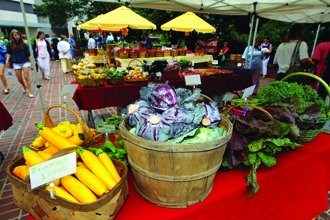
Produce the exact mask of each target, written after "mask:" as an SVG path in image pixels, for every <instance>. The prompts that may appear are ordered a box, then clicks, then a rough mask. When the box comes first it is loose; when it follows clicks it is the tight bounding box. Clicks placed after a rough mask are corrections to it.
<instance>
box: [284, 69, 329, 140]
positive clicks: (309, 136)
mask: <svg viewBox="0 0 330 220" xmlns="http://www.w3.org/2000/svg"><path fill="white" fill-rule="evenodd" d="M291 76H309V77H312V78H314V79H316V80H318V81H319V82H320V83H321V84H322V85H323V86H324V88H325V89H326V90H327V92H328V95H329V96H330V88H329V86H328V84H327V83H326V82H324V80H323V79H321V78H320V77H318V76H316V75H314V74H311V73H304V72H298V73H292V74H290V75H288V76H286V77H284V78H283V79H282V81H285V80H286V79H287V78H289V77H291ZM328 115H330V111H329V112H328ZM322 129H323V128H321V129H314V130H313V129H311V130H300V131H301V135H300V137H299V140H300V141H301V142H303V143H306V142H310V141H312V140H313V139H314V138H316V136H317V135H318V134H319V133H320V132H321V131H322Z"/></svg>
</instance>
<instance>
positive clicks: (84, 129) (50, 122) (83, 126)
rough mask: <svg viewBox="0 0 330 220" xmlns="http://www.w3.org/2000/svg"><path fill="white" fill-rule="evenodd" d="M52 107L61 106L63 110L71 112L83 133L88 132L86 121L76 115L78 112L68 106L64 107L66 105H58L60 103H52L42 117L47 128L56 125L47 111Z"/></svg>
mask: <svg viewBox="0 0 330 220" xmlns="http://www.w3.org/2000/svg"><path fill="white" fill-rule="evenodd" d="M52 108H62V109H65V110H68V111H70V112H72V113H73V114H74V115H75V116H76V117H77V118H78V120H79V123H80V125H81V129H82V132H83V134H84V135H85V136H86V134H88V133H89V127H88V126H87V124H86V122H85V121H84V120H83V119H82V118H81V117H80V116H79V115H78V113H77V112H75V111H74V110H73V109H71V108H69V107H66V106H63V105H60V104H56V105H52V106H50V107H49V108H48V109H47V110H46V112H45V118H44V125H45V126H47V127H49V128H54V127H56V125H55V124H54V122H53V120H52V119H51V117H50V115H49V111H50V110H51V109H52Z"/></svg>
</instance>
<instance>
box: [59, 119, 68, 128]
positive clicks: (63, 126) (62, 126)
mask: <svg viewBox="0 0 330 220" xmlns="http://www.w3.org/2000/svg"><path fill="white" fill-rule="evenodd" d="M70 124H71V123H70V122H69V121H63V122H61V123H59V124H58V125H57V127H60V128H66V127H68V126H70Z"/></svg>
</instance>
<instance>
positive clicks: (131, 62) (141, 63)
mask: <svg viewBox="0 0 330 220" xmlns="http://www.w3.org/2000/svg"><path fill="white" fill-rule="evenodd" d="M133 60H137V61H139V62H140V63H141V65H142V66H143V63H142V61H141V60H139V59H132V60H131V61H129V63H128V65H127V68H129V67H130V65H131V63H132V62H133Z"/></svg>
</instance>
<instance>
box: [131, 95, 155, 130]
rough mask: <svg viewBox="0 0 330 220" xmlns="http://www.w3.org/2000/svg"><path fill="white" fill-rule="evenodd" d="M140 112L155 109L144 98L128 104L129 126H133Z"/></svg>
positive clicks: (150, 112)
mask: <svg viewBox="0 0 330 220" xmlns="http://www.w3.org/2000/svg"><path fill="white" fill-rule="evenodd" d="M141 113H149V114H152V113H155V111H154V110H153V109H152V108H151V107H150V105H149V103H148V102H147V101H145V100H141V99H140V100H138V101H136V102H134V103H133V104H131V105H129V106H128V113H127V117H128V123H129V125H130V126H131V127H135V126H136V125H137V123H138V121H139V119H140V114H141Z"/></svg>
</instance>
